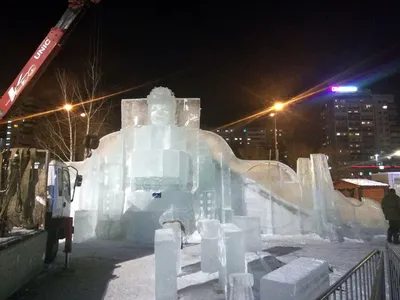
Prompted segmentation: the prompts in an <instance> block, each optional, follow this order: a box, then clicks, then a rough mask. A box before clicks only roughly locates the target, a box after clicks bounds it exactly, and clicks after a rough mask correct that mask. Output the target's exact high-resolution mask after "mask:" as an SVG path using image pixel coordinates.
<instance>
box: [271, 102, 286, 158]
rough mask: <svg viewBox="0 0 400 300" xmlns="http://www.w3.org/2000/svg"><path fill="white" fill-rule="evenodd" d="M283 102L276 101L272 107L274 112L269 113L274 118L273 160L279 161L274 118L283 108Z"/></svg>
mask: <svg viewBox="0 0 400 300" xmlns="http://www.w3.org/2000/svg"><path fill="white" fill-rule="evenodd" d="M284 106H285V105H284V104H283V103H281V102H277V103H275V104H274V106H273V107H272V108H273V110H274V111H275V112H272V113H270V116H271V117H273V118H274V144H275V160H277V161H279V149H278V129H277V127H276V119H277V113H278V111H281V110H282V109H283V108H284Z"/></svg>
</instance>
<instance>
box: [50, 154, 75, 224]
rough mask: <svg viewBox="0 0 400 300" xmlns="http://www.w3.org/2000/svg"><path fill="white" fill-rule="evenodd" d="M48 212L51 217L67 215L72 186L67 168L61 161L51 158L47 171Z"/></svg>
mask: <svg viewBox="0 0 400 300" xmlns="http://www.w3.org/2000/svg"><path fill="white" fill-rule="evenodd" d="M47 188H48V192H49V193H48V208H47V209H48V212H50V213H51V217H52V218H62V217H69V215H70V211H71V202H72V187H71V178H70V173H69V169H68V167H67V165H66V164H64V163H63V162H61V161H56V160H52V161H50V163H49V166H48V171H47Z"/></svg>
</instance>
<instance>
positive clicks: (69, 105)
mask: <svg viewBox="0 0 400 300" xmlns="http://www.w3.org/2000/svg"><path fill="white" fill-rule="evenodd" d="M63 109H65V110H66V111H70V110H71V109H72V105H71V104H68V103H67V104H65V105H64V106H63Z"/></svg>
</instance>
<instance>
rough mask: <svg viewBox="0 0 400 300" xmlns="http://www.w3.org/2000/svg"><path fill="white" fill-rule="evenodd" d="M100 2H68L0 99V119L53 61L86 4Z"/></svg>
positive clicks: (86, 0) (98, 0)
mask: <svg viewBox="0 0 400 300" xmlns="http://www.w3.org/2000/svg"><path fill="white" fill-rule="evenodd" d="M99 2H100V0H69V1H68V4H69V6H68V9H67V10H66V11H65V12H64V14H63V15H62V17H61V19H60V20H59V21H58V22H57V24H56V26H55V27H53V28H52V29H51V30H50V32H49V33H48V34H47V36H46V37H45V38H44V40H43V41H42V42H41V43H40V45H39V47H38V48H37V49H36V51H35V52H34V53H33V55H32V56H31V58H30V59H29V60H28V62H27V63H26V65H25V66H24V67H23V68H22V70H21V72H20V73H19V74H18V76H17V77H16V78H15V80H14V81H13V83H12V84H11V86H10V87H9V88H8V89H7V91H6V92H5V94H4V95H3V96H2V97H1V99H0V119H2V118H3V117H4V115H5V114H6V113H7V112H8V111H9V110H10V108H11V107H12V105H13V104H14V103H15V101H16V100H17V99H18V97H19V96H20V95H21V93H22V92H23V91H25V90H27V88H28V87H32V86H33V84H34V82H35V81H36V80H37V79H39V77H40V75H41V74H42V73H43V72H44V71H45V69H46V67H47V66H48V64H49V63H50V62H51V61H52V60H53V59H54V57H55V56H56V54H57V53H58V51H59V49H60V46H61V45H62V42H64V40H65V38H66V36H67V33H68V32H69V30H70V29H71V28H72V25H74V24H75V22H76V21H77V20H78V18H79V16H80V15H81V14H82V13H83V12H84V10H85V8H86V6H87V4H90V3H99Z"/></svg>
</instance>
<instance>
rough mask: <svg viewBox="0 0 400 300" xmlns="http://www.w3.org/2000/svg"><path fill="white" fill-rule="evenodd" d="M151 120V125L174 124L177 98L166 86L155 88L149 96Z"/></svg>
mask: <svg viewBox="0 0 400 300" xmlns="http://www.w3.org/2000/svg"><path fill="white" fill-rule="evenodd" d="M147 104H148V112H149V122H150V124H151V125H159V126H166V125H174V124H175V113H176V100H175V96H174V94H173V93H172V91H171V90H169V89H167V88H164V87H156V88H154V89H153V90H152V91H151V92H150V94H149V95H148V96H147Z"/></svg>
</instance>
